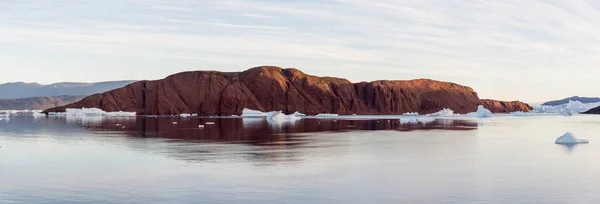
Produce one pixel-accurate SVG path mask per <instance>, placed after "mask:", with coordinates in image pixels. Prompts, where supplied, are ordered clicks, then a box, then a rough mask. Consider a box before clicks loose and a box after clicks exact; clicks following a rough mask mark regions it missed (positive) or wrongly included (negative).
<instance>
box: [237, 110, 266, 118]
mask: <svg viewBox="0 0 600 204" xmlns="http://www.w3.org/2000/svg"><path fill="white" fill-rule="evenodd" d="M265 116H267V113H264V112H262V111H258V110H252V109H247V108H244V110H242V117H265Z"/></svg>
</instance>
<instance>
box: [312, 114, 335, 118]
mask: <svg viewBox="0 0 600 204" xmlns="http://www.w3.org/2000/svg"><path fill="white" fill-rule="evenodd" d="M339 116H340V115H338V114H330V113H320V114H317V115H316V117H317V118H334V117H339Z"/></svg>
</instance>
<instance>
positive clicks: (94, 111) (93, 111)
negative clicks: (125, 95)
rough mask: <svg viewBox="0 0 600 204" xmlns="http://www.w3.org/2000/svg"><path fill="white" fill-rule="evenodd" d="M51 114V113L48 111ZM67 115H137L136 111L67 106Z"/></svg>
mask: <svg viewBox="0 0 600 204" xmlns="http://www.w3.org/2000/svg"><path fill="white" fill-rule="evenodd" d="M48 115H51V113H48ZM54 115H61V114H60V113H56V114H54ZM65 115H66V116H67V117H86V116H108V117H131V116H136V113H135V112H123V111H118V112H106V111H103V110H102V109H99V108H81V109H78V108H67V109H66V110H65Z"/></svg>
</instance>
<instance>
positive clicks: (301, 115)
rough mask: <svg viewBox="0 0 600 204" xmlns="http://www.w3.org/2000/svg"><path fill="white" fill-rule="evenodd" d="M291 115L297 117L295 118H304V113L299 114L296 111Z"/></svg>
mask: <svg viewBox="0 0 600 204" xmlns="http://www.w3.org/2000/svg"><path fill="white" fill-rule="evenodd" d="M292 115H295V116H297V117H304V116H306V114H304V113H300V112H298V111H296V112H294V113H292Z"/></svg>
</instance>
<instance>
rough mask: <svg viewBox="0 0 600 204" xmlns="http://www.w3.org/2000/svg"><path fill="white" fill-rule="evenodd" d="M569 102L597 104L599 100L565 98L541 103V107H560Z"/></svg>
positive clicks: (594, 98)
mask: <svg viewBox="0 0 600 204" xmlns="http://www.w3.org/2000/svg"><path fill="white" fill-rule="evenodd" d="M569 101H579V102H581V103H597V102H600V98H598V97H579V96H573V97H569V98H565V99H561V100H555V101H548V102H545V103H543V104H542V105H544V106H558V105H562V104H567V103H569Z"/></svg>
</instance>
